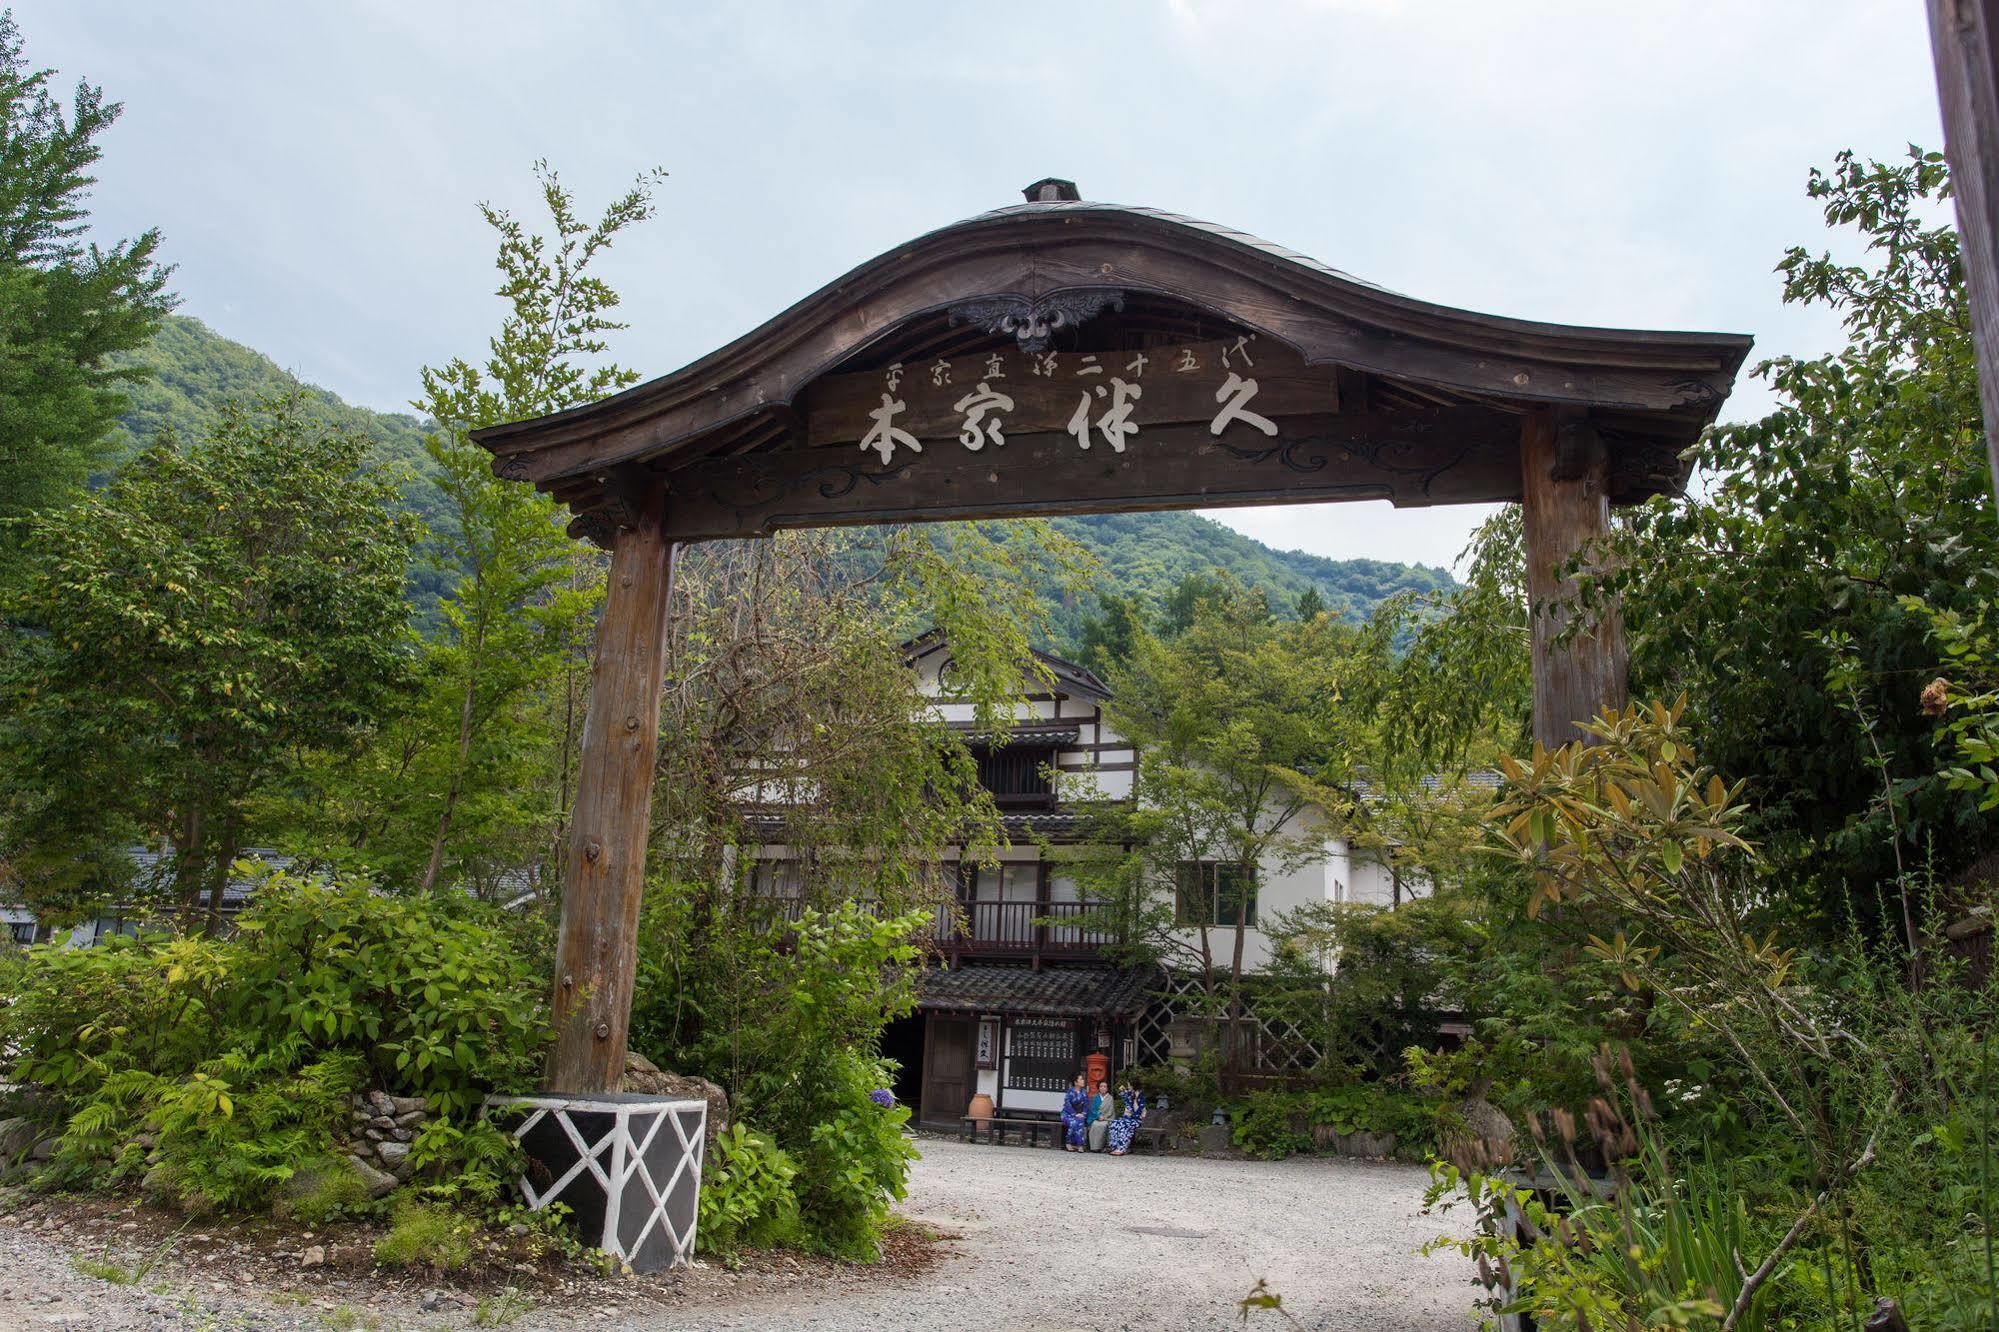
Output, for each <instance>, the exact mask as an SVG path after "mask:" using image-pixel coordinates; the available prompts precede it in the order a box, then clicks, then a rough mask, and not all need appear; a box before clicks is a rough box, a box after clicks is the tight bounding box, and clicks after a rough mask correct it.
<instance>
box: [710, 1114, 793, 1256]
mask: <svg viewBox="0 0 1999 1332" xmlns="http://www.w3.org/2000/svg"><path fill="white" fill-rule="evenodd" d="M797 1174H798V1167H797V1165H796V1164H794V1163H793V1161H792V1159H791V1157H790V1156H789V1155H787V1154H786V1153H785V1151H784V1149H783V1148H782V1147H779V1146H778V1145H777V1144H776V1143H774V1142H772V1141H771V1140H770V1139H769V1138H766V1137H765V1136H764V1135H763V1134H761V1133H757V1132H755V1131H753V1130H751V1129H748V1128H745V1127H744V1126H743V1125H742V1124H741V1123H740V1122H738V1123H735V1124H731V1125H730V1126H729V1128H728V1131H727V1132H725V1133H721V1134H718V1135H716V1138H715V1142H714V1146H713V1150H712V1151H711V1153H710V1156H709V1160H708V1164H707V1166H706V1167H705V1168H704V1169H703V1170H702V1172H701V1212H700V1221H699V1224H698V1225H697V1226H696V1228H695V1235H696V1238H697V1240H698V1243H699V1247H700V1249H701V1251H702V1252H703V1253H711V1254H716V1255H719V1256H722V1257H729V1256H732V1255H733V1254H735V1253H736V1251H737V1250H738V1249H741V1248H746V1247H747V1248H753V1249H768V1248H775V1247H778V1246H780V1245H784V1244H792V1243H796V1242H797V1241H798V1238H799V1226H798V1199H797V1198H796V1197H795V1196H794V1195H793V1193H792V1191H791V1181H792V1179H793V1177H794V1176H796V1175H797Z"/></svg>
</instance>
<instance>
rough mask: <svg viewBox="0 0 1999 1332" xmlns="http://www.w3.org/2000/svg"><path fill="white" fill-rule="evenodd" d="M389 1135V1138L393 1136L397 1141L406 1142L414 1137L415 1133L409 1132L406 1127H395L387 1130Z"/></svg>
mask: <svg viewBox="0 0 1999 1332" xmlns="http://www.w3.org/2000/svg"><path fill="white" fill-rule="evenodd" d="M389 1136H390V1137H391V1138H394V1139H395V1140H396V1141H397V1142H408V1141H410V1140H411V1139H412V1138H414V1137H416V1134H414V1133H411V1132H410V1131H409V1130H408V1129H406V1128H395V1129H390V1130H389Z"/></svg>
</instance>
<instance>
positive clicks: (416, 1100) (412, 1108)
mask: <svg viewBox="0 0 1999 1332" xmlns="http://www.w3.org/2000/svg"><path fill="white" fill-rule="evenodd" d="M389 1105H390V1107H391V1109H390V1110H389V1113H390V1114H392V1115H397V1116H402V1115H427V1114H429V1113H430V1102H429V1101H428V1100H427V1099H425V1098H424V1097H421V1096H391V1097H390V1098H389Z"/></svg>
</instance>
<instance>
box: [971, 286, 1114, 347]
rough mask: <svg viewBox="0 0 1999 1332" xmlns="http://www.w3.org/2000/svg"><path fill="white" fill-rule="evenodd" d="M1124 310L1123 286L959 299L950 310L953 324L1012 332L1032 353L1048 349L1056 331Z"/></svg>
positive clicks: (1012, 293)
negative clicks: (1104, 314) (1036, 294)
mask: <svg viewBox="0 0 1999 1332" xmlns="http://www.w3.org/2000/svg"><path fill="white" fill-rule="evenodd" d="M1107 309H1110V310H1122V309H1124V289H1123V288H1122V287H1069V288H1066V289H1064V290H1062V291H1051V292H1049V293H1048V294H1047V295H1046V296H1023V295H1021V294H1020V293H1019V292H1005V293H1003V294H1001V295H997V296H979V297H975V298H974V299H972V300H969V301H959V302H958V303H957V304H956V305H954V306H952V307H950V309H949V310H948V311H947V313H948V314H949V315H950V317H951V323H952V324H953V325H957V324H977V325H978V326H979V327H980V328H982V329H984V330H985V331H986V332H988V333H1010V334H1012V335H1013V340H1014V341H1015V342H1017V343H1019V344H1020V349H1021V350H1022V351H1024V352H1027V353H1029V354H1032V355H1038V354H1040V353H1041V352H1045V351H1047V350H1048V340H1049V338H1051V337H1053V336H1054V334H1055V330H1057V329H1061V328H1074V327H1076V326H1077V325H1078V324H1084V323H1087V322H1089V321H1090V320H1092V319H1095V318H1096V317H1097V316H1098V315H1100V314H1102V313H1103V312H1104V311H1105V310H1107Z"/></svg>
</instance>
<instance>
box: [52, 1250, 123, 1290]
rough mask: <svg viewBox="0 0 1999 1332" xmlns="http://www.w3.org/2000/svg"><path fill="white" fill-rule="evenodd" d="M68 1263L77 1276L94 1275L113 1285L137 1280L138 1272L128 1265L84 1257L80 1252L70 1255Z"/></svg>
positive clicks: (121, 1284)
mask: <svg viewBox="0 0 1999 1332" xmlns="http://www.w3.org/2000/svg"><path fill="white" fill-rule="evenodd" d="M69 1265H70V1266H71V1267H72V1268H74V1269H75V1270H76V1273H77V1275H79V1276H87V1277H95V1278H96V1279H97V1280H99V1281H108V1282H110V1283H111V1284H112V1285H114V1286H130V1285H135V1284H137V1282H138V1280H139V1274H138V1273H137V1272H135V1271H133V1270H132V1269H131V1268H129V1267H123V1266H121V1265H119V1264H117V1263H113V1262H107V1261H105V1260H104V1259H102V1258H85V1257H84V1256H83V1255H82V1254H80V1253H79V1254H74V1255H72V1256H71V1257H70V1260H69Z"/></svg>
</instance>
